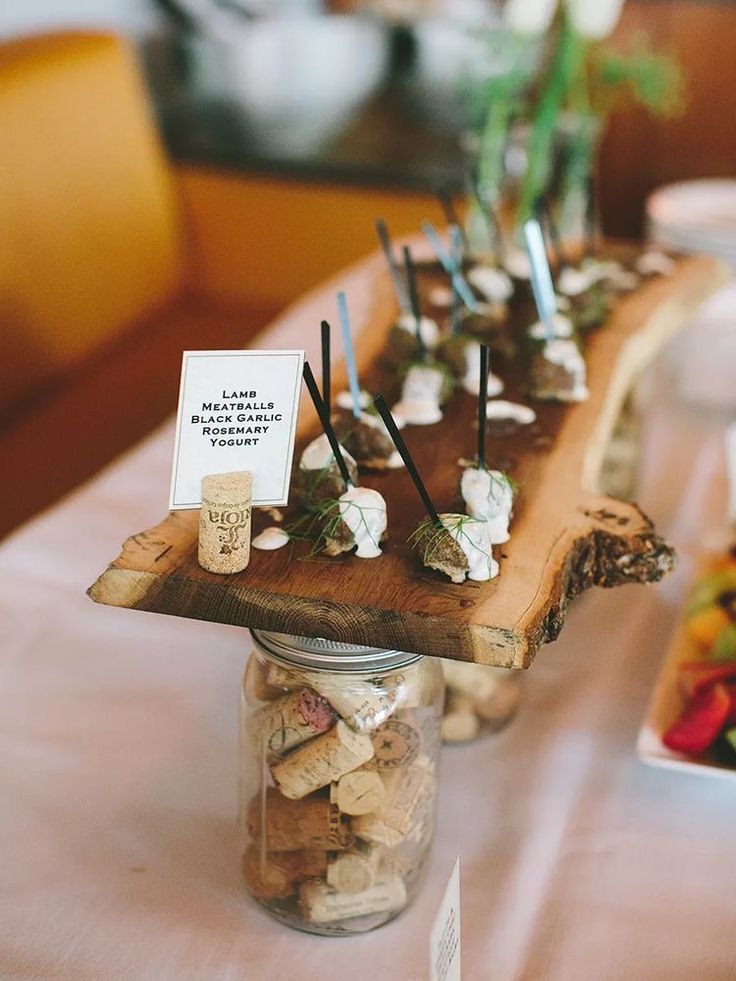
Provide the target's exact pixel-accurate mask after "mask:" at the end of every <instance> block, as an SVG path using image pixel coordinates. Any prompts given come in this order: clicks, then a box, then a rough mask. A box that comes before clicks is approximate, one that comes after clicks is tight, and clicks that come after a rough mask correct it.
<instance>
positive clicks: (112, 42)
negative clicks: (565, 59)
mask: <svg viewBox="0 0 736 981" xmlns="http://www.w3.org/2000/svg"><path fill="white" fill-rule="evenodd" d="M596 3H597V4H598V6H597V8H596ZM596 3H593V4H592V6H590V4H589V6H590V9H591V10H594V9H599V10H600V9H602V8H603V7H606V6H611V0H600V2H599V0H596ZM601 5H602V6H601ZM511 6H512V7H514V9H515V14H514V16H516V17H517V18H520V19H521V20H520V22H523V21H524V18H527V19H528V18H529V17H531V18H532V19H533V17H534V16H535V9H537V8H544V7H547V8H549V9H550V10H551V9H552V6H551V5H550V4H549V3H546V2H545V0H541V3H540V0H521V2H518V0H510V2H509V3H507V4H502V3H498V4H495V3H493V2H492V0H445V2H442V0H425V2H420V0H374V2H348V0H335V2H332V3H328V2H320V0H5V2H4V3H3V4H2V6H0V126H1V127H2V132H3V134H4V138H3V141H2V146H0V229H2V231H1V232H0V323H2V327H3V331H2V337H3V347H2V351H1V352H0V353H1V354H2V358H1V359H0V364H1V365H2V369H1V370H0V372H1V373H0V459H2V460H3V463H4V465H5V469H6V472H7V473H8V474H10V475H11V477H10V478H9V479H8V480H7V481H6V482H5V486H4V490H3V492H2V509H1V511H2V520H1V522H0V534H3V533H5V532H7V531H8V530H10V529H11V528H12V527H14V526H15V525H17V524H18V523H19V522H20V521H22V520H23V519H25V518H27V517H28V516H30V515H31V514H33V513H34V512H36V511H37V510H38V509H39V508H41V507H43V506H45V505H47V504H49V503H51V502H52V501H53V500H55V499H57V498H58V497H59V496H60V495H61V494H63V493H64V492H65V491H67V490H69V489H70V488H71V487H73V486H74V485H75V484H77V483H78V482H79V481H81V480H83V479H84V478H86V477H88V476H90V475H91V474H92V473H94V472H95V471H96V470H97V469H99V467H100V466H102V465H103V464H104V463H105V462H107V461H108V460H110V459H112V458H113V457H115V456H116V455H117V454H119V453H120V452H121V451H122V450H123V449H125V448H126V447H127V446H129V445H131V444H132V443H133V442H134V441H135V440H136V439H138V438H139V437H141V436H142V435H144V434H145V433H146V432H148V431H149V430H150V429H151V428H152V427H153V426H155V425H156V424H157V423H159V422H160V421H161V420H162V419H163V418H164V417H165V416H166V415H167V414H168V413H169V412H170V411H171V410H172V409H173V407H174V405H175V399H176V389H177V384H178V371H179V364H180V352H181V350H182V349H183V348H187V347H188V348H201V347H229V346H239V345H241V344H246V343H248V341H249V339H251V338H253V337H254V336H255V335H256V334H257V332H258V331H259V330H260V329H261V328H262V327H264V326H265V325H266V324H267V323H268V322H269V320H270V319H272V318H273V317H274V316H275V315H276V314H277V313H278V312H279V311H280V310H282V309H283V308H284V307H285V306H286V305H287V304H288V303H289V302H290V301H292V300H294V299H295V298H296V297H298V296H299V295H300V294H302V293H303V292H304V291H305V290H307V289H309V288H310V287H312V286H314V285H316V284H317V283H318V282H319V281H320V280H321V279H323V278H325V277H326V276H328V275H330V274H331V273H334V272H336V271H337V270H338V269H340V268H342V267H344V266H345V265H346V264H348V263H350V262H352V261H354V260H357V259H358V258H360V257H361V256H362V255H364V254H365V253H367V252H368V251H370V250H372V249H373V248H374V244H375V241H374V231H373V221H374V219H375V217H376V216H378V215H382V216H383V217H384V218H385V219H386V220H387V222H388V224H389V225H390V227H391V230H392V232H393V233H394V234H397V235H398V234H401V233H404V232H408V231H413V230H415V229H416V228H417V227H418V225H419V222H420V220H421V219H423V218H427V217H430V218H432V219H434V220H441V215H442V212H441V211H440V208H439V205H438V203H437V198H436V193H437V190H438V189H440V188H444V189H447V190H450V191H452V192H454V193H457V194H458V195H461V194H463V193H464V192H466V191H467V190H468V171H469V160H473V159H475V160H477V159H478V158H479V157H480V156H481V155H482V146H483V140H484V139H485V138H487V137H488V134H489V132H490V130H489V119H490V112H489V106H493V105H498V101H496V102H494V99H497V94H498V92H499V88H498V86H499V84H501V83H503V82H504V80H506V79H507V78H508V77H510V71H511V70H510V68H509V66H510V65H513V64H517V65H518V59H519V52H518V50H517V49H514V48H510V47H509V41H508V39H509V36H510V35H509V30H508V26H509V16H510V15H509V9H510V7H511ZM578 6H579V7H581V8H582V7H584V6H585V0H580V2H579V3H578ZM613 6H614V7H620V6H621V4H620V3H618V4H616V3H614V4H613ZM616 14H617V17H616V18H614V20H615V21H616V23H615V28H614V29H613V33H612V35H611V37H610V38H608V39H607V40H606V44H607V45H608V46H609V47H607V48H606V51H608V52H609V54H607V55H606V56H605V58H603V57H601V58H599V62H598V70H599V76H597V77H599V79H603V78H604V76H606V73H607V76H606V77H607V79H608V83H611V80H612V79H613V80H614V82H616V80H617V75H616V73H617V72H618V73H619V76H620V77H618V82H620V84H619V85H618V89H621V90H622V91H623V89H624V87H627V91H629V90H630V91H629V94H630V95H635V96H636V98H633V97H632V98H623V99H620V100H618V101H615V104H613V103H611V104H610V105H608V104H606V107H605V114H604V116H600V117H598V116H597V117H596V118H597V119H598V118H605V126H604V125H602V124H599V123H598V122H596V125H595V140H594V146H593V147H592V148H589V149H588V151H587V152H589V153H590V154H593V153H594V154H595V173H596V186H597V189H598V194H597V207H598V211H599V215H600V220H601V223H602V227H603V229H604V231H605V232H606V234H608V235H611V236H616V237H627V238H636V237H640V236H641V235H642V234H643V232H644V202H645V200H646V197H647V195H648V194H649V193H650V192H651V191H652V190H653V189H654V188H656V187H658V186H660V185H662V184H666V183H669V182H672V181H678V180H683V179H688V178H694V177H701V176H708V177H730V176H733V172H734V165H735V163H736V125H735V124H734V113H733V98H734V97H733V92H734V91H736V4H734V3H730V2H714V0H710V2H698V0H628V2H626V3H625V5H624V6H623V9H622V10H621V11H618V10H617V11H616ZM619 14H620V16H619ZM517 27H518V25H517ZM546 44H547V41H546V33H545V30H544V29H543V30H542V31H541V33H539V34H538V35H535V37H534V38H533V39H532V42H530V43H527V44H526V46H525V47H524V48H523V59H522V60H523V61H524V62H525V64H527V65H533V64H534V63H535V60H536V59H540V60H541V59H544V57H545V53H546V47H545V45H546ZM596 50H597V49H596ZM616 51H620V52H623V53H626V56H627V58H628V61H625V60H623V55H622V56H621V59H619V60H617V57H618V56H616V55H615V54H610V52H614V53H615V52H616ZM514 58H516V59H517V61H516V62H514ZM657 59H664V61H662V60H657ZM673 66H674V67H673ZM660 69H661V70H660ZM621 73H623V74H621ZM627 73H628V74H627ZM622 79H623V81H622ZM618 89H615V86H613V87H612V88H611V91H614V90H615V91H618ZM606 91H608V90H606ZM609 101H610V100H609ZM613 109H615V112H614V111H612V110H613ZM589 110H590V107H589V106H586V113H587V116H586V118H588V117H589V116H590V112H589ZM568 123H569V119H568V120H567V122H566V121H564V120H563V121H562V122H561V123H560V126H559V127H558V128H559V130H560V132H561V133H562V137H560V139H563V137H564V139H563V143H564V145H565V146H566V147H568V148H569V147H574V146H579V144H580V140H581V137H580V134H581V132H582V130H579V129H575V128H574V127H573V129H570V127H569V125H568ZM566 126H567V130H566ZM520 132H521V137H520V138H522V139H523V130H521V131H520ZM565 133H567V135H565ZM570 133H572V134H573V135H572V136H570ZM576 140H577V143H576ZM565 141H567V142H565ZM523 152H524V151H523V146H522V147H521V149H520V148H519V147H518V146H516V144H515V143H514V140H510V141H509V142H508V143H507V144H506V150H505V153H506V157H505V159H506V163H507V165H509V166H511V164H510V163H509V162H511V163H513V160H514V159H515V158H514V154H517V155H518V154H519V153H521V154H522V156H523ZM566 152H567V151H566ZM569 153H572V151H571V150H570V151H569ZM570 159H572V158H570Z"/></svg>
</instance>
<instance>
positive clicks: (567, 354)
mask: <svg viewBox="0 0 736 981" xmlns="http://www.w3.org/2000/svg"><path fill="white" fill-rule="evenodd" d="M542 357H543V358H544V359H545V360H546V361H549V362H550V363H551V364H557V365H560V366H561V367H563V368H564V369H565V370H566V371H567V372H568V373H569V374H570V375H572V379H573V384H572V387H571V389H570V390H569V391H561V392H559V393H557V394H558V395H559V397H560V398H561V399H564V400H565V401H567V402H584V401H585V400H586V399H587V398H588V396H589V395H590V392H589V391H588V386H587V385H586V369H585V360H584V359H583V356H582V354H581V353H580V349H579V348H578V346H577V344H576V343H575V341H569V340H563V339H562V338H556V339H555V340H553V341H548V342H547V344H545V345H544V350H543V351H542Z"/></svg>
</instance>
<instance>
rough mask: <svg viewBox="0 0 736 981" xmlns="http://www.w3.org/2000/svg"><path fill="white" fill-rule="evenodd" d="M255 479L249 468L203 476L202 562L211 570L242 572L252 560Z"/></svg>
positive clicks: (199, 552)
mask: <svg viewBox="0 0 736 981" xmlns="http://www.w3.org/2000/svg"><path fill="white" fill-rule="evenodd" d="M252 486H253V478H252V476H251V474H250V473H249V472H248V471H247V470H241V471H236V472H233V473H214V474H207V476H205V477H202V509H201V510H200V512H199V550H198V553H197V558H198V561H199V564H200V565H201V566H202V568H203V569H206V570H207V571H208V572H219V573H222V574H223V575H227V574H229V573H232V572H242V571H243V569H245V568H246V567H247V565H248V562H249V561H250V511H251V506H250V502H251V491H252Z"/></svg>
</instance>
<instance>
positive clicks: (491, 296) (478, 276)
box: [467, 265, 514, 303]
mask: <svg viewBox="0 0 736 981" xmlns="http://www.w3.org/2000/svg"><path fill="white" fill-rule="evenodd" d="M467 280H468V282H469V283H470V285H471V286H474V287H475V288H476V289H477V290H478V292H479V293H482V294H483V296H484V297H485V298H486V299H487V300H490V301H491V302H492V303H505V302H506V301H507V300H508V299H510V298H511V294H512V293H513V292H514V284H513V283H512V282H511V279H510V278H509V275H508V273H505V272H504V271H503V269H497V268H496V267H495V266H483V265H478V266H473V268H472V269H470V271H469V272H468V275H467Z"/></svg>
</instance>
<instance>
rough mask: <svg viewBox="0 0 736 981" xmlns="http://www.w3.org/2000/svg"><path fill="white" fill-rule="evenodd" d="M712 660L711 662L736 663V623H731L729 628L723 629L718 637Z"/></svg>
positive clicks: (711, 655)
mask: <svg viewBox="0 0 736 981" xmlns="http://www.w3.org/2000/svg"><path fill="white" fill-rule="evenodd" d="M710 659H711V661H736V623H729V624H728V626H726V627H723V629H722V630H721V632H720V633H719V634H718V636H717V637H716V642H715V644H714V645H713V650H712V651H711V654H710Z"/></svg>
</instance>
